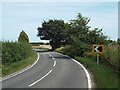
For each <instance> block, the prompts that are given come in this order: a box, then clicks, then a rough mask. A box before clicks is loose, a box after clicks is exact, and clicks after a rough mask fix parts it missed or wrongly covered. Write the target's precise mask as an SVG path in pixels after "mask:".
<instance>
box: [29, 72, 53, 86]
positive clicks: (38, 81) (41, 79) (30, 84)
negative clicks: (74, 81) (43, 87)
mask: <svg viewBox="0 0 120 90" xmlns="http://www.w3.org/2000/svg"><path fill="white" fill-rule="evenodd" d="M51 72H52V70H50V71H49V72H48V73H47V74H46V75H44V76H43V77H42V78H40V79H38V80H37V81H35V82H34V83H32V84H30V85H28V87H32V86H33V85H35V84H36V83H38V82H39V81H41V80H42V79H44V78H45V77H47V76H48V75H49V74H50V73H51Z"/></svg>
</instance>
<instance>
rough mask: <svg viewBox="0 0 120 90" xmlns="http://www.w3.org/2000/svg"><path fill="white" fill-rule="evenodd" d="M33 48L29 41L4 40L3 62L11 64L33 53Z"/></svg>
mask: <svg viewBox="0 0 120 90" xmlns="http://www.w3.org/2000/svg"><path fill="white" fill-rule="evenodd" d="M32 53H33V50H32V47H31V45H30V44H29V43H21V42H3V43H2V63H3V64H10V63H14V62H17V61H20V60H23V59H26V58H28V57H29V56H30V55H32Z"/></svg>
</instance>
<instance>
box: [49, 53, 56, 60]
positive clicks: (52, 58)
mask: <svg viewBox="0 0 120 90" xmlns="http://www.w3.org/2000/svg"><path fill="white" fill-rule="evenodd" d="M47 54H49V56H51V57H52V59H55V58H54V57H53V56H52V55H51V54H50V53H47Z"/></svg>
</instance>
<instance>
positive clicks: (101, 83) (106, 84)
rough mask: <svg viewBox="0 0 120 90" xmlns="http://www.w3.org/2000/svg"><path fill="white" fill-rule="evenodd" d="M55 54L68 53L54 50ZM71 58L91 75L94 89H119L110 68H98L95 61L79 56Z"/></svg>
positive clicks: (115, 77)
mask: <svg viewBox="0 0 120 90" xmlns="http://www.w3.org/2000/svg"><path fill="white" fill-rule="evenodd" d="M55 51H56V52H59V53H62V54H66V55H68V56H70V55H69V54H68V53H66V52H64V51H63V50H55ZM72 58H74V59H76V60H77V61H79V62H80V63H82V64H83V65H84V66H85V67H86V68H87V69H88V70H89V71H90V72H91V73H92V75H93V78H94V80H95V81H94V82H95V84H96V88H116V89H118V88H119V89H120V85H119V80H120V77H118V73H117V72H115V71H114V70H113V69H112V68H111V67H110V66H108V65H106V64H103V63H100V65H99V66H98V65H97V63H96V60H95V59H93V58H85V57H80V56H73V57H72Z"/></svg>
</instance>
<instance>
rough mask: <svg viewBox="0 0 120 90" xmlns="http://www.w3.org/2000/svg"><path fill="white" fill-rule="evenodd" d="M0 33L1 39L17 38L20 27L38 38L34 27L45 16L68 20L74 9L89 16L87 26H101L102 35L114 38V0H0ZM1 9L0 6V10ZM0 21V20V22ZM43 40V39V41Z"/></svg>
mask: <svg viewBox="0 0 120 90" xmlns="http://www.w3.org/2000/svg"><path fill="white" fill-rule="evenodd" d="M1 5H2V16H1V15H0V18H2V28H0V29H2V34H1V33H0V35H1V36H2V37H1V39H2V40H5V41H8V40H10V41H12V40H13V41H17V39H18V37H19V34H20V32H21V31H22V30H24V31H25V32H26V33H27V35H28V37H29V39H30V42H39V41H41V40H40V38H39V37H37V28H38V27H39V26H41V23H42V22H43V21H44V20H45V21H47V20H49V19H62V20H64V21H65V22H69V20H71V19H75V17H76V15H77V13H81V14H82V15H83V16H85V17H88V18H90V22H89V24H88V25H89V26H91V30H92V29H94V28H102V29H103V33H104V35H107V36H108V37H109V38H110V39H112V40H117V38H118V3H117V2H68V1H66V2H14V1H12V2H7V1H6V2H5V1H4V2H2V4H1ZM0 11H1V10H0ZM0 24H1V22H0ZM43 42H46V41H43Z"/></svg>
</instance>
